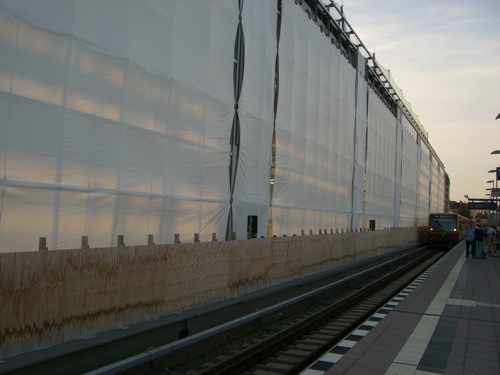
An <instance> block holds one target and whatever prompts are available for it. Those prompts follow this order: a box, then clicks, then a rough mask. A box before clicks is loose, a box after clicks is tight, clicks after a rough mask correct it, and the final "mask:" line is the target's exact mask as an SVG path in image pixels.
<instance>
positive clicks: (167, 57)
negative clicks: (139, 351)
mask: <svg viewBox="0 0 500 375" xmlns="http://www.w3.org/2000/svg"><path fill="white" fill-rule="evenodd" d="M280 18H281V22H278V20H279V19H280ZM278 30H279V34H278V32H277V31H278ZM278 35H279V37H278ZM347 55H349V56H350V59H351V62H350V61H349V58H348V57H347ZM353 56H354V57H353ZM355 56H357V52H356V51H354V52H353V51H349V52H346V49H345V48H344V46H342V47H340V48H339V46H338V45H337V46H336V43H334V40H333V39H331V38H330V37H327V36H326V35H325V34H324V33H323V32H321V30H320V28H319V26H318V25H317V24H315V23H314V22H313V20H311V19H310V18H309V17H308V15H307V14H306V13H305V12H304V10H303V9H302V8H301V7H300V6H298V5H296V4H295V2H293V1H283V2H282V9H281V12H280V13H278V3H277V2H274V1H264V0H260V1H258V0H255V1H254V0H252V1H239V0H212V1H208V0H190V1H181V0H179V1H174V0H170V1H163V0H107V1H97V0H67V1H57V0H44V1H38V0H0V252H7V251H29V250H36V249H37V248H38V238H39V237H46V238H47V246H48V248H49V249H65V248H79V247H80V245H81V237H82V236H88V239H89V245H90V246H91V247H107V246H115V245H116V244H117V236H119V235H124V240H125V244H126V245H140V244H145V243H147V240H148V235H149V234H152V235H153V236H154V241H155V242H156V243H172V242H173V240H174V235H175V234H180V240H181V241H183V242H191V241H192V240H193V234H195V233H198V234H199V235H200V240H201V241H210V240H211V239H212V234H213V233H215V235H216V236H217V238H218V239H219V240H223V239H224V238H227V237H229V236H230V235H232V233H229V232H230V231H234V232H235V233H236V237H237V238H246V236H247V220H248V218H249V216H253V217H257V219H258V232H257V235H258V236H259V237H260V236H264V235H266V234H267V233H270V234H274V235H292V234H300V232H301V231H302V230H304V231H305V232H309V230H312V231H313V232H314V233H318V230H319V229H333V228H350V229H354V228H361V227H364V228H366V227H368V225H369V222H370V220H375V221H376V228H377V229H382V228H384V227H392V226H406V225H416V224H419V225H422V224H425V219H426V217H427V214H428V213H429V210H430V209H431V210H434V211H440V210H442V209H443V208H444V189H445V184H444V180H445V178H446V175H445V171H444V169H443V167H442V165H441V164H440V163H439V162H438V161H437V159H435V158H434V159H433V156H432V155H431V151H430V150H429V149H428V148H427V146H426V144H425V142H424V141H422V139H420V138H419V137H420V135H419V134H417V132H416V131H415V129H414V128H413V127H412V126H411V124H410V123H409V122H408V121H406V120H405V119H403V123H401V122H399V121H398V120H397V118H396V116H395V115H394V113H393V111H392V112H391V110H389V109H388V107H387V106H386V104H385V103H384V102H383V101H382V100H381V99H380V98H379V97H378V96H377V94H376V91H375V90H374V89H373V88H372V87H371V86H369V85H368V84H367V81H366V74H365V69H366V64H365V61H364V59H363V58H361V57H359V58H358V59H357V60H356V57H355ZM356 66H357V67H356ZM275 100H277V101H276V103H277V106H276V107H275ZM405 121H406V122H405ZM273 134H274V136H275V144H273ZM274 146H275V151H273V150H274ZM273 160H275V168H274V169H272V168H271V164H272V162H273ZM272 171H274V173H275V174H274V175H273V176H274V181H273V180H271V177H272ZM272 183H274V185H272V186H271V184H272ZM271 193H272V194H271ZM268 222H269V223H271V224H272V226H269V231H268Z"/></svg>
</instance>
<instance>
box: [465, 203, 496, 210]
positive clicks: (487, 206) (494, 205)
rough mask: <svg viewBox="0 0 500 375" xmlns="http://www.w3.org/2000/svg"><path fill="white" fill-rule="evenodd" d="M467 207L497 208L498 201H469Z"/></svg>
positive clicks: (480, 208)
mask: <svg viewBox="0 0 500 375" xmlns="http://www.w3.org/2000/svg"><path fill="white" fill-rule="evenodd" d="M467 208H468V209H469V210H496V209H497V203H496V202H468V203H467Z"/></svg>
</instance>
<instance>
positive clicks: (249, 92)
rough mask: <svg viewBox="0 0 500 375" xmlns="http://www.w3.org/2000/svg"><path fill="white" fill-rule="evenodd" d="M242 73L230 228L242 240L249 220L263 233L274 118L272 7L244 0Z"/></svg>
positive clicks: (268, 3) (274, 28) (267, 204)
mask: <svg viewBox="0 0 500 375" xmlns="http://www.w3.org/2000/svg"><path fill="white" fill-rule="evenodd" d="M241 15H242V25H243V34H244V50H245V56H244V74H243V82H242V89H241V96H240V98H239V102H238V108H239V110H238V113H239V119H240V149H239V158H238V168H237V172H236V183H235V188H234V193H233V213H234V215H233V229H234V231H235V232H236V233H237V237H238V238H246V233H247V218H248V216H257V217H258V232H257V236H258V237H260V236H265V235H267V223H268V220H269V207H270V186H269V182H270V178H271V154H272V150H271V147H272V135H273V119H274V67H275V58H276V23H277V17H276V3H275V2H273V1H245V2H244V6H243V9H242V14H241Z"/></svg>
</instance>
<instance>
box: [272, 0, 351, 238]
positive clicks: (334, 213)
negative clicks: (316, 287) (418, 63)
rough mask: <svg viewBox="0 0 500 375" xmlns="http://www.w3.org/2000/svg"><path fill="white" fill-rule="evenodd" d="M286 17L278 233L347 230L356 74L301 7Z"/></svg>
mask: <svg viewBox="0 0 500 375" xmlns="http://www.w3.org/2000/svg"><path fill="white" fill-rule="evenodd" d="M282 15H283V18H282V23H281V25H282V26H281V27H282V32H281V39H280V42H279V61H280V65H279V72H280V80H279V100H278V109H277V118H276V178H275V185H274V192H273V211H272V212H273V233H275V234H277V235H280V234H294V233H295V234H299V233H300V232H301V230H305V231H306V232H308V231H309V230H310V229H313V230H314V232H316V233H317V230H318V229H322V228H323V229H328V228H346V227H348V226H349V225H350V218H351V214H352V209H351V207H352V199H351V191H352V179H353V159H354V146H353V145H354V113H355V106H354V104H355V80H356V71H355V70H354V69H353V67H352V66H350V65H349V63H348V62H347V60H346V59H345V58H344V57H343V56H341V55H340V52H339V50H338V49H337V48H335V46H332V44H331V43H330V39H328V38H326V37H325V36H324V35H323V34H321V33H320V31H319V28H318V27H317V25H315V24H313V23H312V22H310V21H309V19H308V17H307V14H305V13H304V12H303V11H302V10H301V9H300V8H299V7H296V6H294V4H293V3H292V2H286V1H285V2H283V12H282Z"/></svg>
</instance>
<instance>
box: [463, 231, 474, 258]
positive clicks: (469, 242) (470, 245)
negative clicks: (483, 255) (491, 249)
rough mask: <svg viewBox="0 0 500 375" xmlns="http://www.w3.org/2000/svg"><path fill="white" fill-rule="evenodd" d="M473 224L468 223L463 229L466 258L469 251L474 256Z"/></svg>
mask: <svg viewBox="0 0 500 375" xmlns="http://www.w3.org/2000/svg"><path fill="white" fill-rule="evenodd" d="M474 231H475V229H474V224H472V223H470V224H469V226H468V227H467V228H466V229H465V256H466V257H467V258H468V257H469V253H470V254H471V255H472V257H473V258H474Z"/></svg>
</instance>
